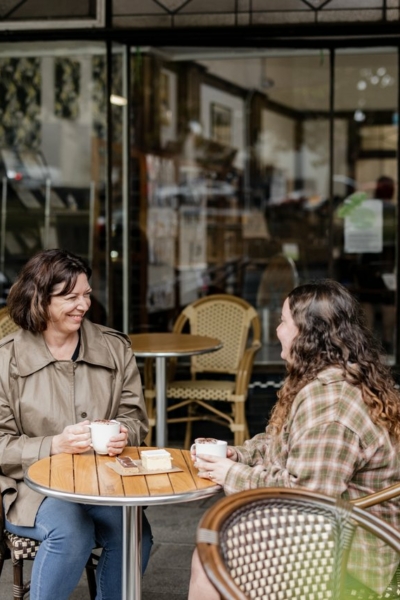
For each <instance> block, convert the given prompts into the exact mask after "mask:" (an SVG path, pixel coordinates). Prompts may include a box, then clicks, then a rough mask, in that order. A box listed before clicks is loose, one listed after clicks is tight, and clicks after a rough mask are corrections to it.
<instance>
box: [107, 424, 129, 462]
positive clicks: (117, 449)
mask: <svg viewBox="0 0 400 600" xmlns="http://www.w3.org/2000/svg"><path fill="white" fill-rule="evenodd" d="M127 443H128V430H127V428H126V427H125V425H121V430H120V432H119V434H118V435H115V436H114V437H112V438H111V439H110V441H109V442H108V445H107V449H108V454H109V456H116V455H117V454H121V452H122V450H123V449H124V448H125V446H126V445H127Z"/></svg>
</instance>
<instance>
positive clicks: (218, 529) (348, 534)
mask: <svg viewBox="0 0 400 600" xmlns="http://www.w3.org/2000/svg"><path fill="white" fill-rule="evenodd" d="M387 490H388V491H387ZM387 490H384V491H383V492H378V493H377V494H372V495H370V496H366V497H364V498H361V499H359V500H357V501H354V502H346V501H344V500H341V499H335V498H330V497H328V496H325V495H323V494H319V493H316V492H313V491H310V490H304V489H296V490H294V489H287V488H258V489H253V490H247V491H245V492H240V493H237V494H233V495H232V496H227V497H224V498H222V499H221V500H219V501H218V502H216V503H215V504H214V505H213V506H212V507H211V508H210V509H209V510H208V511H207V512H206V513H205V514H204V515H203V518H202V520H201V521H200V524H199V527H198V530H197V549H198V553H199V557H200V561H201V563H202V565H203V568H204V570H205V572H206V574H207V577H208V578H209V579H210V581H211V583H212V584H213V585H214V587H215V588H216V589H217V591H218V592H219V594H221V596H222V597H223V598H225V599H229V600H246V599H248V598H268V599H269V600H272V599H273V598H274V599H279V600H292V599H296V600H299V599H301V600H310V599H311V598H312V599H313V600H326V599H327V598H331V599H332V600H370V599H371V600H377V599H378V598H400V595H398V594H399V590H395V591H393V593H392V595H385V593H384V594H383V595H381V596H379V595H378V594H375V593H371V594H369V593H368V594H367V595H365V588H360V589H359V590H357V589H351V590H350V589H347V588H346V585H345V582H346V565H347V560H348V558H349V553H350V546H351V542H352V539H353V535H354V533H355V531H356V529H357V528H362V529H364V530H366V531H367V532H369V533H370V534H372V535H373V536H376V537H377V538H379V539H380V540H382V541H383V542H384V543H385V544H387V545H388V546H389V547H391V548H392V549H393V550H395V552H397V553H399V554H400V531H397V530H395V529H393V527H392V526H391V525H389V524H388V523H386V522H385V521H383V520H382V519H380V518H379V517H377V516H376V515H373V514H371V513H368V512H367V511H365V510H364V508H367V507H369V506H372V505H373V504H376V503H378V502H382V501H384V500H388V499H389V498H392V497H395V496H397V495H399V494H400V485H397V486H392V488H388V489H387ZM397 572H399V570H398V571H397ZM363 594H364V595H363Z"/></svg>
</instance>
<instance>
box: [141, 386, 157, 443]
mask: <svg viewBox="0 0 400 600" xmlns="http://www.w3.org/2000/svg"><path fill="white" fill-rule="evenodd" d="M144 399H145V403H146V412H147V418H148V420H149V431H148V432H147V435H146V437H145V439H144V442H145V444H146V446H151V445H152V438H153V429H154V425H155V422H156V409H155V402H156V398H155V392H154V391H153V390H145V392H144Z"/></svg>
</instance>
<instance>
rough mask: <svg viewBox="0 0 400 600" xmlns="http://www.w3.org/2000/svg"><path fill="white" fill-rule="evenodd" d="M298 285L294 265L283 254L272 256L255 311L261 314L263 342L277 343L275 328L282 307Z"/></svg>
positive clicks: (261, 284) (264, 272)
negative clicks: (259, 311) (257, 310)
mask: <svg viewBox="0 0 400 600" xmlns="http://www.w3.org/2000/svg"><path fill="white" fill-rule="evenodd" d="M298 283H299V276H298V273H297V269H296V265H295V263H294V261H293V260H292V259H291V258H288V257H287V256H285V255H284V254H275V255H274V256H272V257H271V258H270V259H269V261H268V264H267V266H266V267H265V269H264V271H263V273H262V275H261V279H260V284H259V286H258V290H257V309H259V310H261V312H262V314H263V321H264V322H263V331H264V341H265V342H267V343H268V342H271V341H277V337H276V332H275V330H276V327H277V326H278V323H279V317H280V315H281V310H282V305H283V303H284V301H285V299H286V297H287V296H288V294H289V293H290V292H291V291H292V289H293V288H295V287H296V286H297V285H298Z"/></svg>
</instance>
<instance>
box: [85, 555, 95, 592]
mask: <svg viewBox="0 0 400 600" xmlns="http://www.w3.org/2000/svg"><path fill="white" fill-rule="evenodd" d="M95 560H96V559H94V558H93V555H91V556H90V558H89V560H88V561H87V563H86V579H87V583H88V588H89V596H90V600H95V598H96V593H97V584H96V572H95V571H96V565H95V562H94V561H95Z"/></svg>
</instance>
